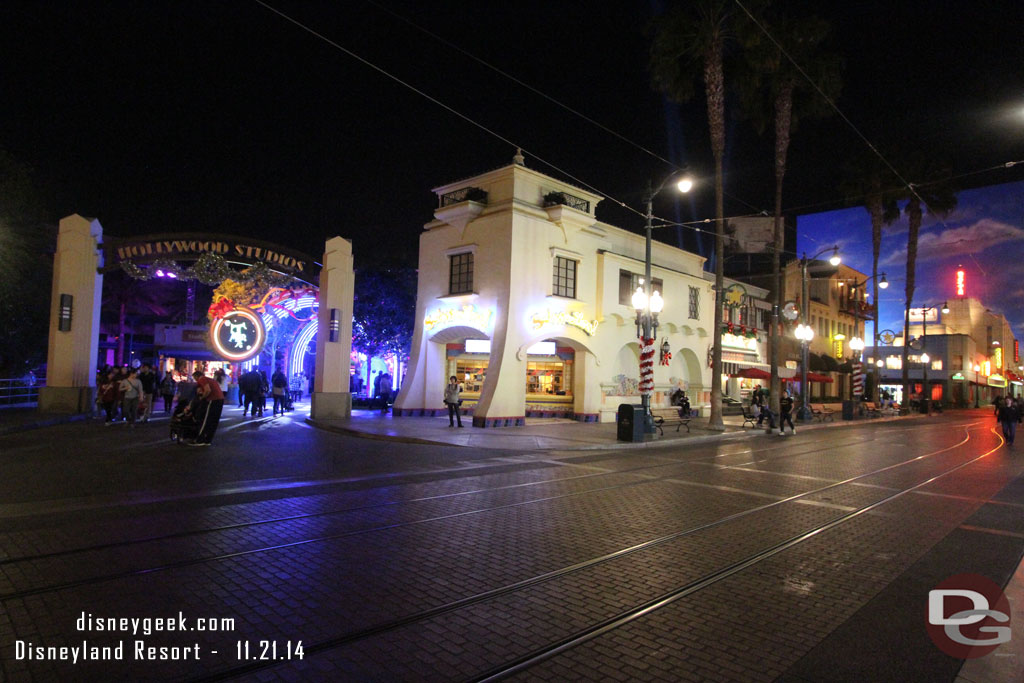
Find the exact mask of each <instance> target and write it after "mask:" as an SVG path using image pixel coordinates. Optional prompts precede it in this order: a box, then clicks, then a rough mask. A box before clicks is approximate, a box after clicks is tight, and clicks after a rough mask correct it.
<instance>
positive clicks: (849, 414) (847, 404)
mask: <svg viewBox="0 0 1024 683" xmlns="http://www.w3.org/2000/svg"><path fill="white" fill-rule="evenodd" d="M854 405H856V404H855V403H854V402H853V401H843V419H844V420H852V419H853V407H854Z"/></svg>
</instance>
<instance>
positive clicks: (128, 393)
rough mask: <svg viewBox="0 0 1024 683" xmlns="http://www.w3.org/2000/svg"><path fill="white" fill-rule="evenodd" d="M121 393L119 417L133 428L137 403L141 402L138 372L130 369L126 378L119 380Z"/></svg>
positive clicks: (137, 407)
mask: <svg viewBox="0 0 1024 683" xmlns="http://www.w3.org/2000/svg"><path fill="white" fill-rule="evenodd" d="M119 390H120V393H121V415H122V416H123V417H124V419H125V420H127V421H128V424H129V425H131V426H132V427H134V426H135V420H136V418H138V416H139V401H141V400H142V392H143V389H142V382H140V381H139V371H138V370H135V369H132V370H129V371H128V376H127V377H125V378H124V379H123V380H121V384H120V386H119Z"/></svg>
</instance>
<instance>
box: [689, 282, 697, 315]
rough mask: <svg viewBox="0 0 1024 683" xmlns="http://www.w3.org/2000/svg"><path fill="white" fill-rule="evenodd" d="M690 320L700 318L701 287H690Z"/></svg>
mask: <svg viewBox="0 0 1024 683" xmlns="http://www.w3.org/2000/svg"><path fill="white" fill-rule="evenodd" d="M689 318H690V320H698V319H699V318H700V288H698V287H690V316H689Z"/></svg>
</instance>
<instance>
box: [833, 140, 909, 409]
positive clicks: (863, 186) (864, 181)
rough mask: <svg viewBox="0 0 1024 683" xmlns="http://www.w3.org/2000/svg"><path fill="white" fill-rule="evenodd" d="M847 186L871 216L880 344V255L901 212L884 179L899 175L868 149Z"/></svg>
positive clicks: (876, 384) (852, 170)
mask: <svg viewBox="0 0 1024 683" xmlns="http://www.w3.org/2000/svg"><path fill="white" fill-rule="evenodd" d="M845 175H846V180H845V181H844V183H843V185H844V189H845V190H846V193H847V196H849V197H851V198H856V199H857V200H859V201H862V202H863V203H864V209H865V210H866V211H867V212H868V216H870V217H871V281H872V282H873V283H874V285H873V292H872V296H873V297H874V298H873V299H872V301H874V302H875V335H874V344H873V346H874V347H875V348H876V349H877V347H878V316H879V312H880V302H879V299H878V258H879V256H880V254H881V251H882V227H883V226H886V225H891V224H892V223H894V222H895V221H896V219H897V218H899V216H900V210H899V207H898V206H897V205H896V193H895V192H894V191H893V190H891V189H887V188H886V187H883V179H886V178H890V177H892V178H893V180H894V181H895V176H894V175H893V174H892V173H891V172H890V171H889V170H888V169H886V168H885V166H884V164H883V163H882V161H881V160H880V159H879V158H878V157H877V156H876V155H875V154H874V153H872V152H870V151H865V153H864V154H863V155H862V156H861V158H859V159H857V160H855V161H854V162H853V163H851V164H850V165H849V166H847V168H846V172H845ZM871 373H872V376H873V377H874V382H873V383H872V386H873V390H872V392H873V396H872V398H873V399H874V400H875V403H876V404H877V403H878V401H879V400H880V392H879V382H878V366H877V365H872V369H871Z"/></svg>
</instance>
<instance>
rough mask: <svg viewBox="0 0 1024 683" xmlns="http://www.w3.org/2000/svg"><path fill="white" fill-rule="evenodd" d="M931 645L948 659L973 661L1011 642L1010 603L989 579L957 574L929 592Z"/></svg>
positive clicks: (927, 621) (928, 609) (926, 615)
mask: <svg viewBox="0 0 1024 683" xmlns="http://www.w3.org/2000/svg"><path fill="white" fill-rule="evenodd" d="M925 619H926V624H927V627H928V635H929V636H931V639H932V642H934V643H935V645H936V646H937V647H938V648H939V649H940V650H942V651H943V652H945V653H946V654H947V655H949V656H950V657H956V658H957V659H975V658H977V657H984V656H985V655H987V654H990V653H991V652H992V651H993V650H995V649H996V648H997V647H999V646H1000V645H1002V644H1003V643H1006V642H1008V641H1009V640H1010V602H1009V600H1007V599H1006V596H1005V595H1003V591H1002V589H1001V588H999V586H997V585H996V584H995V582H993V581H992V580H991V579H988V578H985V577H984V576H981V575H979V574H957V575H956V576H951V577H950V578H948V579H946V580H945V581H943V582H942V583H940V584H939V585H938V586H936V587H935V588H933V589H932V590H930V591H928V605H927V607H926V614H925Z"/></svg>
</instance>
